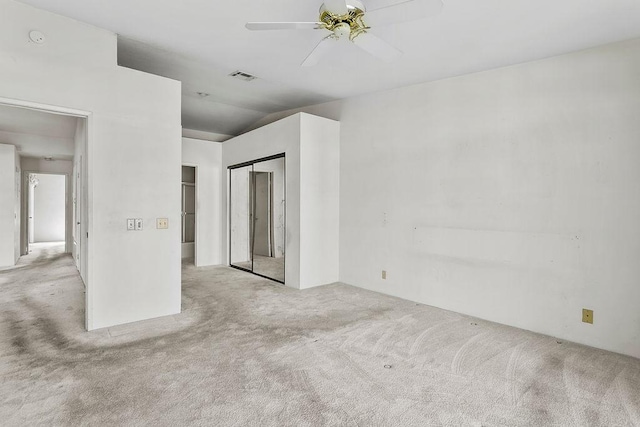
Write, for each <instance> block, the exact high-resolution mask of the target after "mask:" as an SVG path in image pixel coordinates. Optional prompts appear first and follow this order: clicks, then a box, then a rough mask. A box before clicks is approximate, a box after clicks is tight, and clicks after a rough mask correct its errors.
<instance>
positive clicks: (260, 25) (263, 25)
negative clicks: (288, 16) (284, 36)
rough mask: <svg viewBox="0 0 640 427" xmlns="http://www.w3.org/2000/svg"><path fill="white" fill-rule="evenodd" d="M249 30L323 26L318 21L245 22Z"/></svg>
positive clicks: (305, 28)
mask: <svg viewBox="0 0 640 427" xmlns="http://www.w3.org/2000/svg"><path fill="white" fill-rule="evenodd" d="M245 27H247V29H249V30H253V31H260V30H319V29H323V28H325V27H324V25H323V24H321V23H319V22H247V23H246V25H245Z"/></svg>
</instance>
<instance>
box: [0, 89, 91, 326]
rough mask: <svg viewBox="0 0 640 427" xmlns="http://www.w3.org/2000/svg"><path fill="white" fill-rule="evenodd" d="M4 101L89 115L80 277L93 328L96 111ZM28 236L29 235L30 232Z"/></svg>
mask: <svg viewBox="0 0 640 427" xmlns="http://www.w3.org/2000/svg"><path fill="white" fill-rule="evenodd" d="M0 105H3V106H7V107H16V108H27V109H30V110H36V111H42V112H45V113H53V114H63V115H68V116H73V117H78V118H83V119H86V132H85V136H86V138H85V147H84V156H83V164H84V165H83V170H82V171H80V173H81V176H82V179H83V181H84V182H83V185H82V190H81V191H82V192H83V194H85V195H86V199H87V200H86V210H81V211H82V212H81V213H82V218H81V222H82V227H81V228H82V236H86V238H85V242H86V245H83V246H86V248H83V249H82V253H81V262H80V265H81V267H80V268H79V272H80V277H81V278H82V280H83V282H84V284H85V310H84V313H85V324H84V326H85V329H87V330H88V329H89V325H91V324H92V319H93V304H92V301H93V300H92V298H93V289H92V287H91V283H92V282H93V280H92V275H93V269H92V268H91V266H92V259H93V245H92V244H91V240H90V239H89V236H93V223H92V221H91V218H93V191H92V189H93V175H92V174H91V171H92V166H93V165H92V162H93V156H92V155H91V152H92V148H93V145H92V143H93V141H94V129H95V126H94V120H95V118H94V115H93V112H91V111H87V110H80V109H76V108H69V107H64V106H59V105H51V104H44V103H40V102H33V101H26V100H21V99H13V98H5V97H0ZM27 237H28V236H27Z"/></svg>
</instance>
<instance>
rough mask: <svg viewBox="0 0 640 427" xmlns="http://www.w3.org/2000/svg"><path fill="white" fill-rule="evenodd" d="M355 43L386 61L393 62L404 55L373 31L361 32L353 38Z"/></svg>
mask: <svg viewBox="0 0 640 427" xmlns="http://www.w3.org/2000/svg"><path fill="white" fill-rule="evenodd" d="M353 43H354V44H355V45H356V46H358V47H359V48H361V49H363V50H365V51H367V52H369V53H370V54H371V55H373V56H375V57H378V58H380V59H382V60H383V61H385V62H391V61H393V60H395V59H398V58H400V57H401V56H402V52H401V51H399V50H398V49H396V48H395V47H393V46H391V45H390V44H389V43H387V42H386V41H384V40H382V39H381V38H379V37H376V36H374V35H373V34H371V33H362V34H360V35H359V36H358V37H356V38H354V39H353Z"/></svg>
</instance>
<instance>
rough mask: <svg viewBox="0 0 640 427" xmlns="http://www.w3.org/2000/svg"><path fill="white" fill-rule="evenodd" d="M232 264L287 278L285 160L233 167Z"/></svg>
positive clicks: (268, 160)
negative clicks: (285, 266)
mask: <svg viewBox="0 0 640 427" xmlns="http://www.w3.org/2000/svg"><path fill="white" fill-rule="evenodd" d="M229 190H230V198H229V199H230V206H229V207H230V212H229V215H230V260H231V263H230V264H231V265H232V266H234V267H237V268H241V269H243V270H246V271H251V272H253V273H255V274H258V275H260V276H264V277H267V278H270V279H273V280H276V281H278V282H281V283H284V279H285V268H284V265H285V231H286V230H285V159H284V156H279V157H277V158H269V159H267V160H257V161H255V162H253V163H252V164H250V165H248V166H247V165H244V166H240V167H232V168H230V188H229Z"/></svg>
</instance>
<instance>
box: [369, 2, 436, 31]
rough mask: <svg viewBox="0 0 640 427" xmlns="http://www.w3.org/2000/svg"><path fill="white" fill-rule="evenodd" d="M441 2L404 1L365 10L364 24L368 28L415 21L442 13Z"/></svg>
mask: <svg viewBox="0 0 640 427" xmlns="http://www.w3.org/2000/svg"><path fill="white" fill-rule="evenodd" d="M442 8H443V4H442V0H405V1H396V2H395V3H393V4H390V5H387V6H383V7H380V8H378V9H367V12H366V13H365V15H364V22H365V24H367V25H368V26H369V27H372V28H373V27H379V26H383V25H390V24H398V23H401V22H409V21H415V20H418V19H423V18H427V17H429V16H434V15H437V14H438V13H440V12H442Z"/></svg>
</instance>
